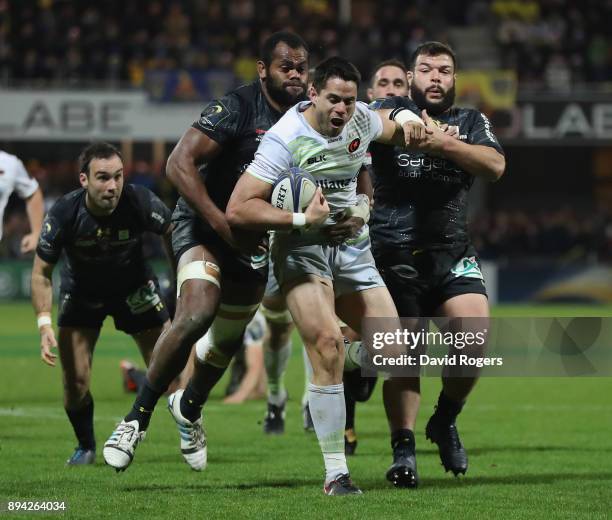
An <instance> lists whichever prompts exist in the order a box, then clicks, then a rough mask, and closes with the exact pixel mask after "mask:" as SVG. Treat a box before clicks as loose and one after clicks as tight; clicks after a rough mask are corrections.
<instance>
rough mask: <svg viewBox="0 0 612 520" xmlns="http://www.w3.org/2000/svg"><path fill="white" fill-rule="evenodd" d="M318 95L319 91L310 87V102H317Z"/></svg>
mask: <svg viewBox="0 0 612 520" xmlns="http://www.w3.org/2000/svg"><path fill="white" fill-rule="evenodd" d="M318 95H319V94H318V93H317V89H316V88H314V86H312V85H310V87H308V99H310V101H316V99H317V96H318Z"/></svg>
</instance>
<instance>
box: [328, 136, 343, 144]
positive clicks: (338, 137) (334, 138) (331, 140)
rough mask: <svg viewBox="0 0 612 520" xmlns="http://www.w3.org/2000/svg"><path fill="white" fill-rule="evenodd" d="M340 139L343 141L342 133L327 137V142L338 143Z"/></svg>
mask: <svg viewBox="0 0 612 520" xmlns="http://www.w3.org/2000/svg"><path fill="white" fill-rule="evenodd" d="M338 141H342V135H339V136H337V137H328V138H327V142H328V143H336V142H338Z"/></svg>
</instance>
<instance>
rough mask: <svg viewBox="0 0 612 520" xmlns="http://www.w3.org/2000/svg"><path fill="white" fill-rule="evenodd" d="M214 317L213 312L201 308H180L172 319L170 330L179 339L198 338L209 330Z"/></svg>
mask: <svg viewBox="0 0 612 520" xmlns="http://www.w3.org/2000/svg"><path fill="white" fill-rule="evenodd" d="M214 317H215V314H214V311H213V310H212V309H208V308H202V307H201V306H198V307H196V306H191V307H186V308H182V309H181V310H180V312H178V313H177V314H176V316H175V317H174V321H173V322H172V328H173V329H174V330H176V331H177V332H178V333H179V335H180V337H181V338H190V339H191V338H193V341H195V340H196V339H198V338H200V337H201V336H203V335H204V333H205V332H206V331H207V330H208V329H209V327H210V325H211V324H212V322H213V319H214Z"/></svg>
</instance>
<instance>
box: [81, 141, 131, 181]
mask: <svg viewBox="0 0 612 520" xmlns="http://www.w3.org/2000/svg"><path fill="white" fill-rule="evenodd" d="M115 155H116V156H117V157H119V159H121V161H123V157H122V155H121V152H120V151H119V150H117V148H115V147H114V146H113V145H112V144H110V143H104V142H97V143H91V144H90V145H89V146H87V147H86V148H84V149H83V151H82V152H81V153H80V155H79V173H84V174H85V175H89V163H91V161H92V159H110V158H111V157H113V156H115Z"/></svg>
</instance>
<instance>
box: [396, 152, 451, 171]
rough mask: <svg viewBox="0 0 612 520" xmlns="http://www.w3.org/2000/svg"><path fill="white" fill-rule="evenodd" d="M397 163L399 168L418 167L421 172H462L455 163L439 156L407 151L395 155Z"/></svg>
mask: <svg viewBox="0 0 612 520" xmlns="http://www.w3.org/2000/svg"><path fill="white" fill-rule="evenodd" d="M396 161H397V165H398V166H399V167H400V168H409V167H412V168H419V169H420V170H421V171H423V172H435V171H438V172H439V171H445V172H452V173H463V170H462V169H461V168H458V167H457V166H456V165H455V163H453V162H451V161H449V160H447V159H442V158H440V157H429V156H428V155H420V156H414V155H410V154H409V153H400V154H398V155H397V156H396Z"/></svg>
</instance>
